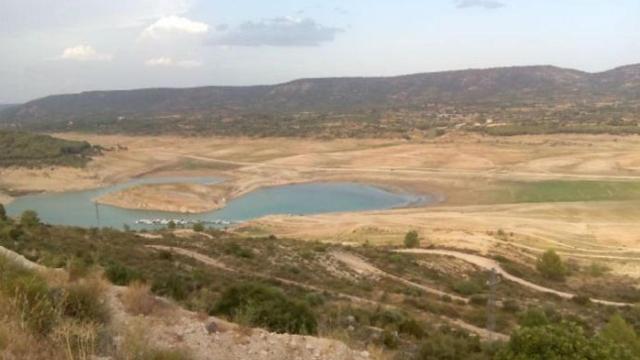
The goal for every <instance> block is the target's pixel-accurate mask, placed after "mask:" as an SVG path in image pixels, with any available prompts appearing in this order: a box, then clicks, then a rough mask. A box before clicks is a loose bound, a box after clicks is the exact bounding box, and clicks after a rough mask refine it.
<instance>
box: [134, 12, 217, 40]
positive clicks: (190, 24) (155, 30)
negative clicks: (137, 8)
mask: <svg viewBox="0 0 640 360" xmlns="http://www.w3.org/2000/svg"><path fill="white" fill-rule="evenodd" d="M207 31H209V25H207V24H205V23H202V22H198V21H193V20H189V19H187V18H185V17H180V16H165V17H163V18H160V19H158V20H157V21H156V22H154V23H153V24H151V25H149V26H147V27H146V28H145V29H144V31H142V34H141V36H142V37H143V38H157V37H160V36H162V35H164V34H169V33H186V34H195V35H197V34H204V33H206V32H207Z"/></svg>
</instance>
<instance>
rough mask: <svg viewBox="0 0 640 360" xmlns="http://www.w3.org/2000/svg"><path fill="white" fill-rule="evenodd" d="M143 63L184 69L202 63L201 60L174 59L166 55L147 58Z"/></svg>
mask: <svg viewBox="0 0 640 360" xmlns="http://www.w3.org/2000/svg"><path fill="white" fill-rule="evenodd" d="M144 64H145V65H147V66H174V67H181V68H185V69H189V68H195V67H200V66H202V65H203V63H202V61H198V60H174V59H172V58H170V57H166V56H161V57H157V58H152V59H149V60H147V61H145V62H144Z"/></svg>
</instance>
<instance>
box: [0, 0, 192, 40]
mask: <svg viewBox="0 0 640 360" xmlns="http://www.w3.org/2000/svg"><path fill="white" fill-rule="evenodd" d="M195 1H196V0H115V1H113V0H112V1H105V0H55V1H51V0H2V1H0V4H2V5H0V7H1V10H0V35H2V34H11V35H13V36H15V35H19V34H22V33H25V32H46V31H50V30H52V29H81V30H90V29H113V28H126V27H138V26H143V25H144V24H148V23H149V22H150V21H152V20H153V19H158V18H162V17H165V16H170V15H182V14H185V13H187V12H188V11H189V9H191V8H192V6H193V4H194V2H195Z"/></svg>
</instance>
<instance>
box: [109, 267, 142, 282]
mask: <svg viewBox="0 0 640 360" xmlns="http://www.w3.org/2000/svg"><path fill="white" fill-rule="evenodd" d="M104 272H105V275H106V276H107V279H109V281H111V282H112V283H113V284H115V285H121V286H125V285H128V284H129V283H130V282H131V281H133V280H139V279H140V278H141V277H140V275H139V274H138V273H137V272H135V271H134V270H132V269H130V268H128V267H126V266H124V265H122V264H120V263H116V262H111V263H110V264H109V265H107V267H106V268H105V271H104Z"/></svg>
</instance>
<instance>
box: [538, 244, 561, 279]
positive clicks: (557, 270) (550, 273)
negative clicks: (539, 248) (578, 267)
mask: <svg viewBox="0 0 640 360" xmlns="http://www.w3.org/2000/svg"><path fill="white" fill-rule="evenodd" d="M536 268H537V269H538V271H539V272H540V273H541V274H542V276H544V277H545V278H547V279H550V280H557V281H560V280H564V277H565V275H566V274H567V268H566V266H565V265H564V263H563V262H562V259H560V256H558V254H556V252H555V251H553V250H547V251H546V252H545V253H544V254H542V255H541V256H540V257H539V258H538V261H537V263H536Z"/></svg>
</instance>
